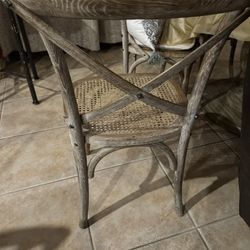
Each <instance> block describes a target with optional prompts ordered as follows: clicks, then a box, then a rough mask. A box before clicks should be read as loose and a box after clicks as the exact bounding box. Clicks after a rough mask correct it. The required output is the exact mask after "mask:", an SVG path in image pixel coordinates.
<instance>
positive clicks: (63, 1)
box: [11, 0, 250, 19]
mask: <svg viewBox="0 0 250 250" xmlns="http://www.w3.org/2000/svg"><path fill="white" fill-rule="evenodd" d="M11 2H12V3H15V2H19V3H22V4H24V5H25V6H26V7H28V8H29V9H30V10H32V11H34V12H35V13H37V14H39V15H46V16H60V17H77V18H85V19H138V18H173V17H187V16H198V15H199V16H200V15H207V14H214V13H220V12H228V11H232V10H239V9H242V8H246V7H250V0H240V1H239V0H238V1H236V0H43V1H37V0H11Z"/></svg>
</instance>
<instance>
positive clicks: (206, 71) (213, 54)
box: [174, 37, 227, 216]
mask: <svg viewBox="0 0 250 250" xmlns="http://www.w3.org/2000/svg"><path fill="white" fill-rule="evenodd" d="M226 40H227V37H225V38H223V39H222V40H221V41H220V42H219V43H217V44H216V45H215V46H214V47H213V48H212V49H210V50H209V51H208V52H207V53H206V54H205V57H204V59H203V63H202V65H201V68H200V71H199V73H198V76H197V78H196V82H195V85H194V88H193V91H192V94H191V97H190V100H189V103H188V107H187V113H186V116H185V119H184V125H183V127H182V130H181V136H180V141H179V145H178V149H177V170H176V171H175V179H174V188H175V201H176V211H177V214H178V215H180V216H182V215H183V214H184V206H183V200H182V184H183V179H184V169H185V161H186V154H187V148H188V143H189V138H190V134H191V130H192V128H193V124H194V121H195V117H196V114H197V112H198V108H199V104H200V101H201V98H202V94H203V92H204V89H205V86H206V84H207V82H208V79H209V77H210V74H211V72H212V70H213V67H214V65H215V62H216V60H217V58H218V57H219V54H220V51H221V49H222V48H223V46H224V44H225V42H226Z"/></svg>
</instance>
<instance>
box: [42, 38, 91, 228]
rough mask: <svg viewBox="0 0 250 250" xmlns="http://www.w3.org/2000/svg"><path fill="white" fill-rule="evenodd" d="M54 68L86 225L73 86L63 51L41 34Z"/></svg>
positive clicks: (83, 154) (83, 170)
mask: <svg viewBox="0 0 250 250" xmlns="http://www.w3.org/2000/svg"><path fill="white" fill-rule="evenodd" d="M41 37H42V39H43V42H44V44H45V47H46V49H47V51H48V53H49V56H50V59H51V61H52V64H53V66H54V70H55V72H56V73H57V75H58V78H59V80H60V81H59V82H60V86H61V91H62V97H63V101H64V104H65V108H66V111H67V114H68V118H67V120H68V121H67V123H68V127H69V132H70V139H71V144H72V148H73V155H74V159H75V165H76V169H77V173H78V179H79V186H80V227H81V228H86V227H88V207H89V185H88V170H87V159H86V149H85V142H86V138H85V136H84V134H83V132H82V121H81V118H80V115H79V112H78V107H77V103H76V99H75V94H74V88H73V84H72V81H71V77H70V73H69V69H68V66H67V63H66V60H65V58H64V54H63V51H62V50H61V49H60V48H59V47H57V46H56V45H54V44H53V43H52V42H51V41H49V40H48V39H47V38H46V37H45V36H43V35H42V34H41Z"/></svg>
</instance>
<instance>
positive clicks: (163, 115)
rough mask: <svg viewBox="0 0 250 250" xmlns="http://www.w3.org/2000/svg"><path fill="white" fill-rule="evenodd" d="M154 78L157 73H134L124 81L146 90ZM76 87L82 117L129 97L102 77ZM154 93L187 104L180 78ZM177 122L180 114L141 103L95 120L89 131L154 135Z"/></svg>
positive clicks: (84, 81) (88, 80) (93, 132)
mask: <svg viewBox="0 0 250 250" xmlns="http://www.w3.org/2000/svg"><path fill="white" fill-rule="evenodd" d="M154 76H155V75H153V74H133V75H132V74H131V75H126V76H124V78H125V79H126V80H128V81H130V82H131V83H133V84H134V85H136V86H138V87H143V86H144V85H146V83H147V82H148V81H150V80H151V79H153V78H154ZM75 86H76V87H75V93H76V99H77V103H78V109H79V112H80V114H86V113H88V112H90V111H93V110H97V109H99V108H102V107H105V106H106V105H109V104H111V103H113V102H115V101H117V100H119V99H120V98H121V97H123V96H124V95H125V94H124V93H123V92H122V91H120V90H119V89H117V88H116V87H114V86H113V85H112V84H110V83H109V82H107V81H105V80H103V79H100V78H92V79H87V80H86V79H82V80H78V81H77V82H76V83H75ZM152 94H154V95H156V96H158V97H160V98H162V99H165V100H168V101H171V102H174V103H178V104H185V103H186V101H187V100H186V97H185V95H184V94H183V91H182V89H181V87H180V86H179V84H178V79H177V78H176V79H172V80H169V81H167V82H165V83H163V84H162V85H161V86H160V87H158V88H157V89H155V90H153V91H152ZM177 121H178V122H179V121H180V117H179V116H178V115H175V114H171V113H167V112H162V111H161V110H159V109H157V108H154V107H151V106H149V105H146V104H144V103H143V102H141V101H139V100H138V101H135V102H133V103H131V104H129V105H128V106H126V107H125V108H122V109H120V110H118V111H115V112H113V113H111V114H108V115H106V116H104V117H102V118H99V119H97V120H94V121H92V122H91V123H90V124H89V129H90V133H91V134H92V135H97V134H98V135H100V134H101V135H109V136H112V135H114V136H119V135H120V136H123V135H124V136H125V135H128V134H130V135H133V134H135V135H136V134H140V135H141V134H144V133H146V134H148V133H152V132H153V131H154V130H159V129H162V130H166V129H168V128H169V127H173V126H176V122H177Z"/></svg>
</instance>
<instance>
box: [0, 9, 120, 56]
mask: <svg viewBox="0 0 250 250" xmlns="http://www.w3.org/2000/svg"><path fill="white" fill-rule="evenodd" d="M49 22H50V23H51V24H52V25H53V27H55V28H56V29H57V30H58V31H60V33H61V34H62V35H64V36H66V37H67V38H68V39H69V40H71V41H72V42H74V43H75V44H77V45H79V46H81V47H83V48H86V49H89V50H93V51H96V50H99V49H100V43H101V42H102V43H117V42H121V27H120V21H92V20H83V19H75V20H74V19H64V18H49ZM25 26H26V31H27V34H28V37H29V41H30V45H31V49H32V51H33V52H38V51H43V50H45V47H44V45H43V42H42V40H41V38H40V36H39V34H38V33H37V31H36V30H34V29H33V28H32V27H30V26H29V25H28V24H25ZM0 47H1V49H2V51H3V55H4V56H7V55H8V54H9V53H10V52H11V51H13V50H16V44H15V39H14V36H13V33H12V31H11V28H10V21H9V18H8V14H7V11H6V9H5V8H4V7H3V6H2V5H0Z"/></svg>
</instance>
